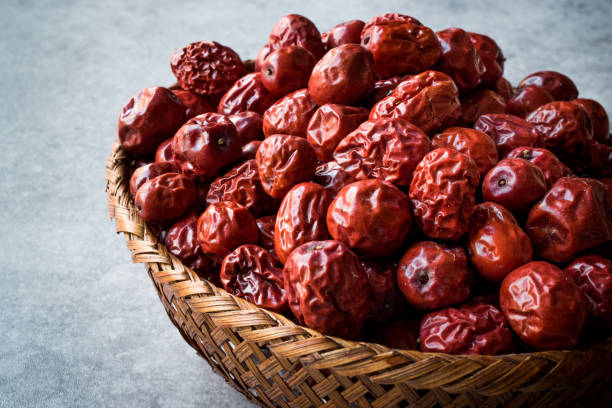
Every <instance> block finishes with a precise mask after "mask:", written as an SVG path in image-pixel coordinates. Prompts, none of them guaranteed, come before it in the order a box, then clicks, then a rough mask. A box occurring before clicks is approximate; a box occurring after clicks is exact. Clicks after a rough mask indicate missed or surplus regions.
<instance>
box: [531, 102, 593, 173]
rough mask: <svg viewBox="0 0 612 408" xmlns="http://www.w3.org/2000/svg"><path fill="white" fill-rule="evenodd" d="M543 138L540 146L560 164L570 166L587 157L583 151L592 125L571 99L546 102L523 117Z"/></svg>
mask: <svg viewBox="0 0 612 408" xmlns="http://www.w3.org/2000/svg"><path fill="white" fill-rule="evenodd" d="M526 120H527V122H529V123H531V124H532V125H533V126H534V127H535V128H536V129H537V130H538V131H539V132H540V133H541V134H542V136H543V137H544V147H546V148H547V149H548V150H550V151H551V152H553V153H554V154H556V155H557V157H559V159H561V160H562V161H563V162H564V163H566V164H568V165H569V166H570V167H574V165H575V162H576V161H581V160H589V158H588V156H587V155H585V154H584V152H585V148H586V146H587V144H588V141H589V140H590V139H592V138H593V127H592V125H591V120H590V118H589V116H588V114H587V113H586V111H585V110H584V109H583V108H582V107H581V106H580V105H577V104H575V103H572V102H564V101H557V102H550V103H547V104H546V105H542V106H540V107H539V108H538V109H536V110H535V111H533V112H531V113H530V114H529V116H527V118H526Z"/></svg>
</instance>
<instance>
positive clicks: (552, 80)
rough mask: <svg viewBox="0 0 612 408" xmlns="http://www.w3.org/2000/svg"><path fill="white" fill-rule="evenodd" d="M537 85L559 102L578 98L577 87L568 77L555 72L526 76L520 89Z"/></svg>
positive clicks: (541, 72) (540, 72) (542, 72)
mask: <svg viewBox="0 0 612 408" xmlns="http://www.w3.org/2000/svg"><path fill="white" fill-rule="evenodd" d="M527 85H537V86H541V87H542V88H544V89H546V90H547V91H548V92H549V93H550V94H551V95H552V96H553V98H555V100H557V101H571V100H572V99H575V98H577V97H578V89H576V85H575V84H574V82H572V80H571V79H569V78H568V77H567V76H565V75H563V74H561V73H559V72H555V71H539V72H534V73H533V74H530V75H528V76H526V77H525V78H524V79H523V80H522V81H521V83H520V84H519V86H518V87H519V88H522V87H524V86H527Z"/></svg>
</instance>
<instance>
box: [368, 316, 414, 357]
mask: <svg viewBox="0 0 612 408" xmlns="http://www.w3.org/2000/svg"><path fill="white" fill-rule="evenodd" d="M377 329H378V330H377V333H376V337H375V340H376V342H377V343H380V344H384V345H385V346H387V347H391V348H395V349H403V350H417V349H418V348H419V345H418V342H417V339H418V338H419V327H418V322H413V321H410V320H406V319H395V320H392V321H390V322H387V323H385V324H384V325H382V327H379V328H377Z"/></svg>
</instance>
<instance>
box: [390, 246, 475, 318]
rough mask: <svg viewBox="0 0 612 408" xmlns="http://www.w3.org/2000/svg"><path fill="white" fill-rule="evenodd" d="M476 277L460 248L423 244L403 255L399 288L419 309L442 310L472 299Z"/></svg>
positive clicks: (398, 277)
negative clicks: (471, 290) (471, 294)
mask: <svg viewBox="0 0 612 408" xmlns="http://www.w3.org/2000/svg"><path fill="white" fill-rule="evenodd" d="M472 281H473V275H472V272H471V271H470V269H469V268H468V265H467V256H466V255H465V251H464V250H463V248H461V247H460V246H455V245H445V244H438V243H436V242H432V241H422V242H419V243H417V244H414V245H413V246H411V247H410V248H408V250H407V251H406V253H405V254H404V255H403V256H402V259H401V260H400V262H399V267H398V269H397V285H398V287H399V290H400V291H401V292H402V293H403V294H404V296H405V298H406V300H407V301H408V303H410V304H411V305H412V306H414V307H415V308H417V309H421V310H427V309H439V308H442V307H445V306H448V305H452V304H456V303H461V302H464V301H466V300H467V299H468V298H469V297H470V289H471V286H472Z"/></svg>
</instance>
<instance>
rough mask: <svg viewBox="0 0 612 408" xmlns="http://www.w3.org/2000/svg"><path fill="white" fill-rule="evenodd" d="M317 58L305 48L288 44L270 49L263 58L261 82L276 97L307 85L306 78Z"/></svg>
mask: <svg viewBox="0 0 612 408" xmlns="http://www.w3.org/2000/svg"><path fill="white" fill-rule="evenodd" d="M316 62H317V60H316V59H315V57H314V56H313V55H312V54H311V53H310V51H308V50H307V49H306V48H302V47H296V46H290V47H283V48H279V49H278V50H276V51H272V52H271V53H270V54H269V55H268V56H267V57H266V59H265V60H264V62H263V64H262V66H261V70H260V71H259V72H261V82H262V83H263V85H264V86H265V87H266V89H267V90H268V91H269V92H270V93H271V94H272V95H275V96H277V97H281V96H285V95H287V94H288V93H289V92H293V91H296V90H298V89H302V88H305V87H307V86H308V78H309V77H310V73H311V72H312V68H314V66H315V63H316Z"/></svg>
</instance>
